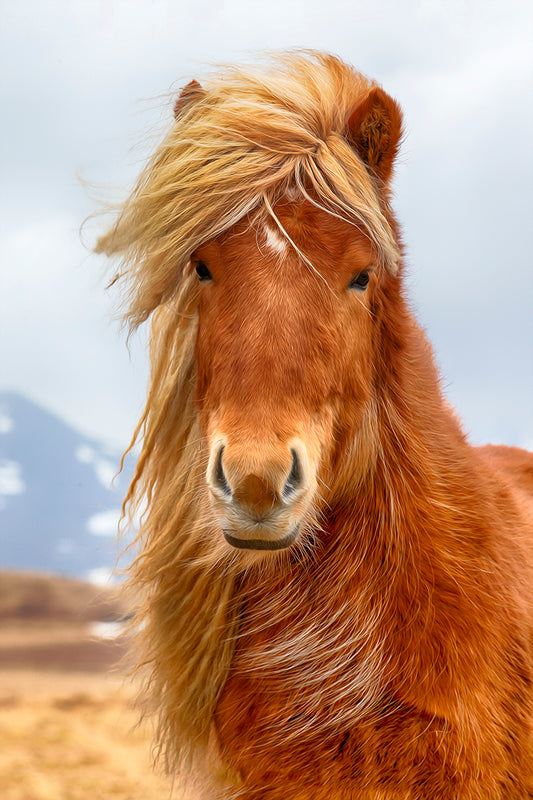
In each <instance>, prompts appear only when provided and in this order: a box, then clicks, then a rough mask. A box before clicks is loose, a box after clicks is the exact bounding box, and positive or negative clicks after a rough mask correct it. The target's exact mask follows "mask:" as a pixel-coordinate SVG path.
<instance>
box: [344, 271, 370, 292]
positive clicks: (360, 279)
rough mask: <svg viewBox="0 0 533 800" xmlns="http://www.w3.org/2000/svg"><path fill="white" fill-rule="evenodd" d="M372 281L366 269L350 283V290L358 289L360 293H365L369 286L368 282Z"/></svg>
mask: <svg viewBox="0 0 533 800" xmlns="http://www.w3.org/2000/svg"><path fill="white" fill-rule="evenodd" d="M369 281H370V275H369V273H368V272H367V270H366V269H364V270H363V271H362V272H360V273H359V275H356V276H355V278H352V280H351V281H350V283H349V284H348V289H358V290H359V291H364V290H365V289H366V287H367V286H368V282H369Z"/></svg>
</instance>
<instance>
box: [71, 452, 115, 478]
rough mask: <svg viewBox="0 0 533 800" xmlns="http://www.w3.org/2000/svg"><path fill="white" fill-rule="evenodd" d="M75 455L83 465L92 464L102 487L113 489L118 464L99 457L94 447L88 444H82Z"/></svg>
mask: <svg viewBox="0 0 533 800" xmlns="http://www.w3.org/2000/svg"><path fill="white" fill-rule="evenodd" d="M75 455H76V458H77V460H78V461H80V462H81V463H82V464H90V465H91V466H92V467H93V469H94V472H95V474H96V477H97V479H98V480H99V481H100V483H101V484H102V486H105V488H106V489H109V488H111V484H112V483H113V478H114V477H115V475H116V472H117V465H116V464H113V463H112V462H111V461H107V460H106V459H105V458H102V457H101V456H99V455H98V453H97V452H96V450H95V449H94V447H91V446H90V445H88V444H82V445H81V446H80V447H78V449H77V450H76V454H75Z"/></svg>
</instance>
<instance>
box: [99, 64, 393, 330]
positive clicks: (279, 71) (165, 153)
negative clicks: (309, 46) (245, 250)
mask: <svg viewBox="0 0 533 800" xmlns="http://www.w3.org/2000/svg"><path fill="white" fill-rule="evenodd" d="M372 86H373V84H371V83H370V82H369V81H368V80H367V79H366V78H365V77H363V76H362V75H361V74H360V73H358V72H356V71H355V70H353V68H351V67H349V66H348V65H346V64H343V63H342V62H341V61H339V60H338V59H336V58H334V57H333V56H322V55H320V54H316V53H292V54H289V55H284V56H278V57H275V58H274V59H273V62H269V64H268V65H267V67H266V68H261V67H256V68H251V67H250V68H236V67H228V68H227V69H226V71H224V72H222V74H220V75H218V76H216V77H214V78H212V79H211V80H209V81H207V82H206V83H205V85H204V91H203V93H202V94H201V95H200V96H199V97H198V99H196V100H195V101H194V102H191V103H188V104H187V105H186V107H185V108H184V110H183V112H182V113H180V114H179V115H178V118H177V121H176V122H175V123H174V125H173V126H172V128H171V129H170V130H169V132H168V134H167V135H166V137H165V139H164V140H163V142H162V144H161V145H160V147H159V148H158V149H157V151H156V152H155V154H154V156H153V157H152V158H151V159H150V161H149V162H148V163H147V165H146V167H145V169H144V171H143V172H142V174H141V176H140V178H139V180H138V183H137V185H136V186H135V188H134V190H133V192H132V193H131V195H130V197H129V198H128V199H127V200H126V202H125V203H124V204H123V206H122V207H121V208H120V209H119V213H118V216H117V218H116V221H115V223H114V225H113V226H112V227H111V229H110V230H109V232H108V233H107V234H106V235H105V236H103V237H102V238H101V239H100V241H99V243H98V250H100V251H103V252H106V253H107V254H109V255H117V256H120V257H122V259H123V269H122V273H121V274H122V276H123V277H124V278H125V279H126V281H127V282H129V293H128V298H129V301H130V305H129V308H128V310H127V312H126V317H127V319H128V321H129V322H130V323H131V324H133V325H134V326H135V325H137V324H139V323H141V322H143V321H144V320H145V319H147V318H148V317H149V315H150V314H151V313H152V312H153V310H154V309H155V308H156V307H157V306H158V305H160V304H161V303H162V302H165V301H166V300H168V299H169V298H170V297H172V296H173V294H174V293H175V292H176V290H177V287H178V285H179V282H180V280H181V276H182V275H183V273H184V271H185V270H186V268H187V264H188V261H189V258H190V254H191V253H192V252H193V251H194V250H195V249H196V247H198V246H199V245H200V244H202V243H203V242H205V241H207V240H209V239H211V238H213V237H216V236H217V235H220V234H221V233H223V232H225V231H227V230H229V229H230V228H232V227H233V226H234V225H235V224H236V223H237V222H238V221H239V220H241V219H242V218H243V217H245V216H246V215H248V214H250V213H251V212H254V211H257V210H261V209H263V210H265V211H266V212H267V213H268V214H271V209H272V208H273V206H274V205H275V203H276V201H277V200H279V199H280V198H281V197H283V196H286V195H287V193H292V195H293V196H295V195H300V196H304V197H307V198H308V199H311V200H312V202H314V203H315V204H318V205H319V206H321V207H322V208H324V210H326V211H327V212H329V213H330V214H332V215H333V216H340V217H342V218H343V219H346V220H349V221H351V222H353V223H354V224H355V225H357V226H358V227H362V228H363V229H364V230H365V231H366V232H367V234H368V235H369V237H370V239H371V240H372V241H373V243H374V245H375V247H376V251H377V254H378V257H379V259H380V260H381V262H382V263H383V264H384V265H385V266H387V267H388V268H389V269H390V270H391V271H393V272H394V271H395V270H396V269H397V265H398V261H399V253H398V245H397V242H396V240H395V236H394V232H393V230H392V228H391V224H390V220H389V218H388V214H387V208H386V207H385V206H386V201H384V198H383V197H380V196H379V192H378V191H377V190H376V186H375V183H374V182H373V180H372V178H371V177H370V174H369V172H368V170H367V168H366V167H365V165H364V164H363V163H362V161H361V159H360V158H359V156H358V155H357V153H356V152H355V150H354V149H353V148H352V147H351V146H350V145H349V144H348V142H347V140H346V138H345V130H346V126H347V124H348V120H349V117H350V114H351V113H352V111H353V109H354V107H356V106H357V104H358V103H359V102H361V100H362V99H363V98H364V97H366V96H367V95H368V92H369V91H370V89H371V88H372ZM384 203H385V206H384Z"/></svg>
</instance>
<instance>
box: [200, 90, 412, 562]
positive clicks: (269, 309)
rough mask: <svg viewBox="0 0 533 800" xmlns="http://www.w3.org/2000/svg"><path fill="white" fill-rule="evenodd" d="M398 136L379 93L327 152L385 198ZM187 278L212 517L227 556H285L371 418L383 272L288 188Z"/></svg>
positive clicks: (312, 201) (327, 215)
mask: <svg viewBox="0 0 533 800" xmlns="http://www.w3.org/2000/svg"><path fill="white" fill-rule="evenodd" d="M399 135H400V115H399V111H398V109H397V106H396V104H395V103H394V101H393V100H391V99H390V98H389V97H388V96H387V95H385V93H384V92H382V91H381V90H380V89H374V90H373V91H372V92H371V93H370V94H369V96H368V97H367V98H365V100H364V101H363V103H361V104H360V105H359V106H358V107H357V108H356V109H355V111H354V112H353V113H352V115H351V118H350V120H349V122H348V126H347V129H346V131H345V132H343V135H335V137H334V138H335V139H336V141H335V142H334V143H333V144H332V143H331V142H330V143H329V145H330V146H333V147H336V148H351V149H352V150H354V151H355V153H356V154H357V156H358V158H359V159H361V160H362V161H363V163H364V165H365V168H366V169H367V171H368V172H369V174H370V175H371V177H372V180H373V181H374V185H375V186H376V190H377V192H381V193H385V192H386V189H387V185H388V181H389V177H390V172H391V167H392V159H393V156H394V153H395V152H396V148H397V144H398V138H399ZM331 138H333V137H331ZM191 265H192V267H193V268H195V270H196V273H197V279H198V283H199V301H198V334H197V342H196V359H197V369H198V373H197V385H196V400H197V406H198V409H199V413H200V420H201V425H202V429H203V433H204V435H205V436H206V438H207V442H208V451H209V461H208V466H207V472H206V481H207V485H208V487H209V495H210V500H211V504H212V508H213V511H214V513H215V516H216V518H217V521H218V523H219V525H220V528H221V530H222V532H223V534H224V537H225V539H226V541H227V542H228V543H229V544H230V545H232V546H233V547H236V548H240V549H251V550H280V549H284V548H286V547H289V546H290V545H292V544H293V543H294V542H295V541H296V540H297V539H298V535H299V532H300V530H301V529H302V528H305V527H306V525H307V527H310V525H308V523H311V522H312V523H316V519H317V515H318V513H319V511H320V507H321V503H324V502H327V494H328V484H329V482H330V480H331V465H332V462H333V461H334V459H335V455H336V453H335V450H336V446H337V445H338V444H339V440H340V439H341V438H342V432H343V430H346V429H347V428H348V429H349V430H351V431H353V432H356V431H360V430H361V427H362V425H363V420H364V417H365V414H366V413H367V412H368V408H369V404H370V401H371V395H372V349H373V343H372V342H373V336H372V331H373V324H374V317H375V296H376V293H379V292H380V291H381V289H382V287H381V284H382V283H383V281H384V280H386V274H384V273H386V270H383V269H382V266H381V265H380V263H379V254H378V252H377V250H376V247H375V246H374V244H373V242H372V240H371V237H370V235H369V234H368V232H366V231H365V230H364V229H362V228H361V227H360V226H357V225H355V224H354V222H353V221H351V220H348V219H344V218H342V216H341V215H334V214H332V213H331V211H328V210H326V209H324V208H322V207H320V202H319V201H318V200H317V199H316V198H315V197H314V196H313V190H312V188H310V189H309V190H305V188H304V191H303V192H298V191H297V190H295V189H294V187H293V188H291V189H289V190H288V191H287V192H286V193H285V195H284V196H283V197H281V198H280V199H279V200H278V202H277V203H276V204H275V205H274V207H273V208H272V209H271V210H270V213H268V212H267V211H266V210H265V209H261V210H260V211H259V212H258V213H255V214H252V215H248V216H247V217H245V218H244V219H241V220H240V221H239V222H238V223H237V224H236V225H234V226H233V227H232V228H230V229H229V230H227V231H225V232H224V233H222V234H221V235H219V236H217V237H214V238H212V239H211V240H209V241H207V242H204V243H202V244H201V245H200V246H199V247H197V248H196V249H195V251H194V252H193V253H192V256H191ZM192 267H191V268H192Z"/></svg>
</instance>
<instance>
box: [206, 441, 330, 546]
mask: <svg viewBox="0 0 533 800" xmlns="http://www.w3.org/2000/svg"><path fill="white" fill-rule="evenodd" d="M206 479H207V484H208V486H209V489H210V493H211V501H212V505H213V510H214V512H215V515H216V517H217V520H218V523H219V525H220V527H221V529H222V533H223V535H224V538H225V539H226V541H227V542H228V544H230V545H231V546H232V547H235V548H238V549H240V550H243V549H247V550H283V549H285V548H287V547H290V546H291V545H292V544H294V543H295V542H296V541H297V539H298V533H299V530H300V526H301V522H302V519H303V516H304V513H305V510H306V509H307V507H308V505H309V500H310V495H311V494H312V490H313V488H314V478H313V471H312V470H311V467H310V464H309V458H308V455H307V450H306V447H305V445H304V443H303V442H302V441H301V440H300V439H292V440H291V441H290V442H289V444H288V445H287V446H280V445H276V446H275V445H270V447H268V446H267V447H265V448H263V449H259V448H257V447H255V448H253V447H248V448H247V447H243V446H232V445H231V444H229V443H228V441H227V440H226V439H225V438H224V437H218V438H217V439H216V440H215V443H214V445H213V447H212V448H211V453H210V458H209V465H208V468H207V475H206Z"/></svg>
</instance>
